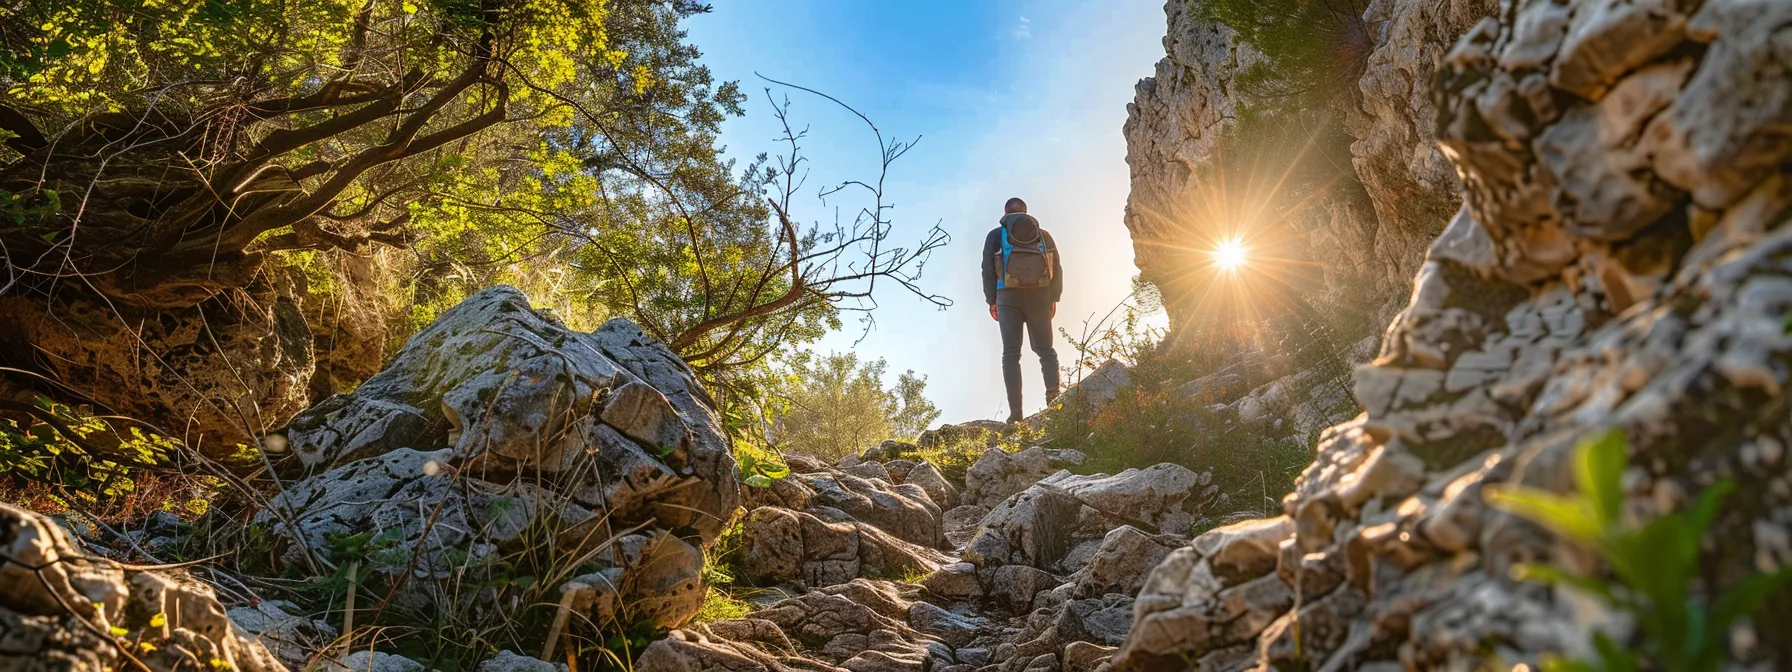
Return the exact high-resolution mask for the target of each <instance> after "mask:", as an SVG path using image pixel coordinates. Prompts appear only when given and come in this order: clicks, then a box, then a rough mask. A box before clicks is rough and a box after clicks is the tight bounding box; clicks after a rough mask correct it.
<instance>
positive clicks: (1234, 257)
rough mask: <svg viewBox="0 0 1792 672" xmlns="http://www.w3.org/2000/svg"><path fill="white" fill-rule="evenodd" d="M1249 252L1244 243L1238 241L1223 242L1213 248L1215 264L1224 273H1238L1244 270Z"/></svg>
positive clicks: (1228, 240)
mask: <svg viewBox="0 0 1792 672" xmlns="http://www.w3.org/2000/svg"><path fill="white" fill-rule="evenodd" d="M1247 252H1248V250H1246V249H1245V246H1244V243H1241V242H1238V240H1236V239H1227V240H1222V241H1220V244H1219V245H1217V246H1215V247H1214V248H1213V264H1214V265H1215V266H1218V267H1220V270H1222V271H1228V272H1231V271H1237V270H1239V269H1241V268H1244V262H1245V256H1246V253H1247Z"/></svg>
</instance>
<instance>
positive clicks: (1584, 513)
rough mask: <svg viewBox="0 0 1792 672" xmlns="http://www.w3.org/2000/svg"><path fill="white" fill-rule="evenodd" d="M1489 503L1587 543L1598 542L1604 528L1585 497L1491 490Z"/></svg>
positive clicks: (1539, 491) (1522, 488)
mask: <svg viewBox="0 0 1792 672" xmlns="http://www.w3.org/2000/svg"><path fill="white" fill-rule="evenodd" d="M1486 493H1487V494H1486V498H1487V503H1488V504H1491V505H1493V506H1494V507H1495V508H1498V509H1500V510H1502V511H1506V512H1509V513H1511V514H1513V515H1516V516H1519V517H1521V518H1524V519H1526V520H1529V521H1531V522H1533V523H1536V524H1538V525H1542V526H1544V527H1547V528H1549V529H1551V530H1553V531H1555V532H1556V533H1557V534H1561V535H1563V536H1566V537H1569V538H1572V539H1574V540H1576V541H1581V542H1583V543H1591V542H1593V541H1594V540H1596V539H1598V538H1599V536H1600V533H1601V531H1602V530H1604V526H1602V525H1600V524H1599V520H1598V518H1597V516H1596V514H1594V512H1593V510H1592V506H1591V505H1590V503H1589V502H1588V501H1587V500H1586V499H1585V498H1581V497H1564V496H1562V495H1558V494H1556V493H1553V492H1549V491H1547V490H1539V489H1536V488H1526V487H1516V488H1490V489H1488V490H1486Z"/></svg>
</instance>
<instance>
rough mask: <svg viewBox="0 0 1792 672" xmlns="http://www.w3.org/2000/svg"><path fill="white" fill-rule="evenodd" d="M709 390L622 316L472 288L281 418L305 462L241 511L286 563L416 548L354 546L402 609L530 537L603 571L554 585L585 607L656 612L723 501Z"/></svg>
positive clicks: (727, 512) (716, 524)
mask: <svg viewBox="0 0 1792 672" xmlns="http://www.w3.org/2000/svg"><path fill="white" fill-rule="evenodd" d="M710 404H711V402H710V401H709V399H708V397H707V395H706V394H705V393H704V392H703V390H702V388H701V386H699V385H698V383H697V382H696V379H695V377H694V375H693V374H692V373H691V371H690V369H689V368H688V367H686V366H685V365H684V364H683V363H682V362H680V361H679V360H678V359H677V358H676V357H674V356H673V355H672V353H671V351H669V350H667V349H666V348H665V346H663V345H661V344H659V343H657V342H655V341H653V340H652V339H650V338H648V337H646V336H645V335H643V334H642V333H641V331H640V330H639V329H638V328H636V327H635V326H634V325H632V324H630V323H628V322H626V321H621V320H613V321H611V322H609V323H608V324H605V325H604V326H603V327H602V328H600V329H599V330H597V331H596V332H594V333H589V334H587V333H581V332H576V331H572V330H570V329H567V328H566V327H564V326H562V325H561V324H559V323H558V322H556V321H554V320H553V319H551V318H549V317H547V316H545V315H543V314H541V313H537V312H536V311H534V310H533V309H532V308H531V307H530V304H529V301H528V299H527V297H524V296H523V295H522V294H521V293H519V292H517V291H516V290H514V289H511V288H508V287H497V288H492V289H487V290H484V291H481V292H479V293H477V294H474V295H473V296H471V297H469V298H468V299H467V300H465V301H464V302H462V303H461V304H460V305H457V306H455V307H454V308H452V309H449V310H448V311H446V312H444V313H443V314H442V315H441V317H440V318H438V319H437V321H436V322H435V323H434V324H431V325H430V326H429V327H428V328H425V329H424V330H423V331H421V332H419V333H418V334H417V335H416V336H414V337H412V339H411V340H410V341H409V342H408V343H407V344H406V346H405V348H404V349H403V350H402V351H400V352H399V354H398V356H397V357H396V358H395V359H394V360H393V362H392V363H391V364H390V365H389V366H388V367H387V368H386V369H384V370H382V371H381V372H380V373H379V374H377V375H375V376H374V377H373V378H371V379H369V380H368V381H367V382H366V383H365V384H363V385H361V386H360V387H358V388H356V389H355V390H354V391H353V392H352V393H349V394H343V395H337V396H334V397H331V398H330V399H328V400H326V401H325V402H323V403H321V404H318V405H317V406H315V407H313V408H311V409H309V410H307V411H305V412H303V413H301V414H300V415H299V416H298V417H297V418H295V419H294V420H293V422H292V424H291V425H290V426H288V427H287V429H286V430H285V434H286V437H287V438H288V440H289V445H290V446H291V448H292V453H293V458H294V459H295V460H296V461H297V462H300V463H302V465H303V466H304V467H306V468H308V469H309V470H310V471H311V473H312V475H310V476H309V477H305V478H298V479H296V480H288V481H287V483H286V489H285V490H284V491H283V492H281V493H279V494H278V495H277V496H276V497H274V498H273V499H272V501H270V503H269V506H268V507H267V508H266V509H263V510H262V511H260V512H259V513H258V514H257V515H256V522H257V523H258V524H263V525H267V526H270V527H271V528H272V529H273V530H274V531H275V532H276V533H277V534H279V535H280V536H282V537H283V538H285V539H286V540H287V542H288V543H286V544H285V546H284V548H283V550H282V555H283V557H284V559H285V560H286V561H287V562H289V563H306V562H310V561H311V558H313V557H318V554H320V553H323V552H326V551H327V549H328V548H329V547H330V543H331V540H332V539H339V538H343V537H347V536H350V535H368V536H370V537H371V538H370V539H369V540H368V542H367V543H368V546H369V548H373V549H376V550H377V549H379V548H403V549H411V550H414V551H416V557H415V559H414V560H413V559H412V558H411V557H410V555H409V554H381V553H372V554H370V556H369V557H370V561H371V562H372V563H373V569H374V570H375V571H379V572H382V573H386V574H388V575H398V574H401V573H405V572H411V580H408V581H405V582H404V583H403V585H404V587H405V590H403V591H401V592H400V594H399V595H397V597H398V599H400V600H402V601H403V603H405V604H409V605H411V606H413V607H426V606H427V605H429V604H433V603H439V602H441V601H443V600H460V601H465V600H475V599H479V598H478V596H477V595H458V594H448V592H447V591H444V590H442V589H441V587H442V586H446V585H450V584H452V583H453V582H448V581H446V580H447V579H449V578H450V577H451V576H457V575H459V574H460V573H463V572H467V571H473V572H478V571H481V570H480V569H479V568H481V567H484V566H487V565H490V564H492V563H496V562H498V561H499V560H500V559H502V558H503V557H504V556H505V554H507V553H511V552H514V551H515V550H516V549H517V548H518V547H519V546H520V545H522V544H525V543H540V540H541V537H540V536H539V535H541V534H542V533H543V532H544V531H545V532H546V533H547V534H548V535H549V540H550V541H551V543H554V544H556V545H557V546H558V551H559V552H561V553H565V554H568V555H569V556H586V557H588V562H590V563H595V564H597V565H600V566H602V567H603V568H604V569H603V572H600V574H602V573H605V572H607V573H609V574H607V575H605V576H604V577H598V576H597V575H593V576H592V577H589V578H590V580H586V581H579V580H574V581H572V582H569V583H568V584H567V588H566V589H567V590H569V591H572V592H575V593H578V595H579V596H580V597H579V599H578V600H577V602H578V604H579V605H581V608H582V609H584V610H586V611H587V612H588V613H589V615H591V616H592V617H593V620H594V621H597V622H604V621H605V619H607V618H624V619H630V620H629V622H636V621H641V620H645V621H650V622H654V623H658V624H660V625H662V626H663V627H672V626H676V625H678V624H680V623H682V622H683V621H684V620H685V619H687V618H689V617H690V615H691V614H693V613H695V611H696V609H697V607H698V606H699V605H700V604H701V602H702V599H703V590H702V580H701V569H702V564H703V556H702V553H701V551H700V550H698V549H699V547H700V546H701V545H703V544H704V543H707V542H708V541H710V540H712V539H714V538H715V536H716V535H717V534H718V533H719V532H720V530H721V526H722V524H723V523H724V522H725V521H727V520H729V519H730V517H731V516H732V514H733V512H734V511H735V510H736V509H737V508H738V507H739V505H740V501H741V494H740V490H739V486H738V484H737V482H736V476H735V473H734V469H735V465H734V458H733V456H732V454H731V453H730V451H729V449H728V446H727V443H726V441H725V440H724V439H723V437H722V436H721V434H720V431H719V430H718V428H717V421H716V418H715V414H714V412H713V410H712V409H711V407H710ZM544 526H545V527H544ZM438 582H444V583H440V584H438ZM618 609H620V611H618Z"/></svg>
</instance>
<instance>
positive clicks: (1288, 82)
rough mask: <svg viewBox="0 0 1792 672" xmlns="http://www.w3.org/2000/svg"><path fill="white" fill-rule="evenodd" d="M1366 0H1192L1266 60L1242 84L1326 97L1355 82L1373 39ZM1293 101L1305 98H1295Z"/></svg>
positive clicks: (1257, 90) (1262, 91) (1260, 90)
mask: <svg viewBox="0 0 1792 672" xmlns="http://www.w3.org/2000/svg"><path fill="white" fill-rule="evenodd" d="M1368 4H1369V3H1368V2H1367V1H1366V0H1190V6H1191V8H1192V9H1193V11H1194V12H1196V15H1197V16H1203V17H1205V18H1207V19H1208V20H1211V21H1217V22H1219V23H1223V24H1225V25H1226V26H1227V27H1229V28H1231V29H1232V30H1234V31H1237V33H1238V38H1239V40H1241V41H1243V42H1244V43H1245V44H1249V45H1250V46H1252V47H1254V48H1255V49H1256V50H1257V52H1258V53H1261V54H1262V55H1263V60H1262V61H1260V62H1258V63H1256V64H1255V65H1254V66H1252V67H1251V68H1249V69H1248V70H1246V71H1245V73H1244V74H1243V75H1242V76H1241V77H1240V84H1241V86H1243V87H1244V88H1245V90H1246V91H1248V92H1251V93H1254V94H1256V95H1259V96H1276V97H1283V98H1301V99H1305V100H1311V99H1314V98H1320V97H1322V96H1324V95H1326V94H1330V93H1333V92H1334V91H1335V90H1337V89H1339V88H1341V87H1343V86H1345V85H1347V84H1351V83H1354V81H1355V75H1356V74H1357V73H1358V72H1360V71H1361V69H1362V64H1363V62H1364V61H1366V60H1367V59H1368V57H1369V49H1370V48H1371V46H1372V43H1371V42H1370V40H1369V34H1368V28H1367V26H1366V25H1364V23H1363V11H1364V10H1366V9H1367V8H1368ZM1289 103H1290V105H1291V106H1297V105H1299V104H1301V101H1294V100H1291V101H1289Z"/></svg>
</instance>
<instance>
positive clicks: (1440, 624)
mask: <svg viewBox="0 0 1792 672" xmlns="http://www.w3.org/2000/svg"><path fill="white" fill-rule="evenodd" d="M1414 4H1421V3H1414ZM1422 4H1425V5H1428V6H1431V7H1432V8H1443V7H1446V3H1422ZM1396 6H1397V3H1396ZM1449 7H1452V8H1454V7H1455V5H1449ZM1412 18H1413V16H1412V15H1409V16H1406V17H1404V19H1401V18H1399V17H1395V20H1394V23H1393V24H1392V25H1394V26H1400V25H1402V22H1403V21H1404V20H1411V19H1412ZM1398 33H1399V31H1398V30H1396V31H1395V34H1398ZM1789 37H1792V5H1788V4H1787V3H1784V2H1773V1H1767V0H1714V1H1709V2H1703V3H1676V2H1671V1H1668V2H1605V1H1589V2H1574V3H1567V2H1553V1H1549V0H1540V1H1520V2H1509V3H1506V4H1505V5H1504V6H1502V7H1501V9H1500V11H1499V12H1498V13H1497V16H1494V17H1488V18H1485V19H1482V20H1481V21H1480V22H1479V23H1477V24H1475V25H1474V27H1473V28H1472V29H1471V30H1470V31H1468V32H1467V33H1466V35H1464V36H1463V37H1461V38H1460V39H1459V40H1457V41H1455V42H1454V46H1453V47H1452V48H1450V49H1449V50H1448V51H1447V52H1445V53H1446V56H1445V57H1444V58H1443V59H1441V61H1440V62H1439V63H1440V68H1441V70H1440V71H1439V72H1438V77H1437V87H1436V88H1435V90H1434V92H1433V94H1432V96H1433V97H1432V98H1431V102H1430V103H1427V104H1424V105H1423V107H1424V108H1426V109H1432V108H1434V109H1435V110H1436V113H1435V114H1436V121H1435V124H1436V125H1435V128H1436V137H1437V139H1438V146H1439V147H1440V148H1441V149H1442V152H1443V155H1444V156H1446V157H1448V158H1449V160H1450V161H1451V162H1452V163H1453V164H1454V166H1455V168H1456V170H1457V172H1458V175H1459V176H1460V183H1461V185H1462V190H1463V196H1464V205H1463V207H1462V208H1461V210H1460V211H1459V212H1458V213H1457V214H1456V215H1455V217H1454V218H1453V219H1452V220H1451V222H1450V224H1449V226H1448V228H1447V229H1446V230H1444V231H1443V232H1442V233H1441V235H1439V236H1437V238H1436V239H1435V240H1434V241H1433V242H1432V243H1431V245H1430V247H1429V248H1428V250H1427V252H1426V254H1425V257H1424V260H1423V262H1422V263H1421V264H1420V265H1419V267H1418V270H1417V272H1416V277H1415V279H1414V281H1413V290H1412V294H1411V297H1410V300H1409V301H1408V303H1407V305H1406V307H1405V309H1404V310H1402V311H1401V312H1400V313H1399V315H1398V316H1397V317H1396V318H1395V319H1394V320H1393V321H1392V324H1390V325H1389V327H1388V330H1387V333H1386V336H1385V338H1384V341H1383V344H1382V348H1381V352H1380V355H1379V357H1378V358H1377V359H1376V360H1375V362H1374V363H1373V364H1370V365H1367V366H1364V367H1362V368H1360V369H1358V371H1357V372H1356V375H1355V381H1356V383H1355V385H1356V396H1357V398H1358V400H1359V401H1360V402H1361V403H1362V405H1363V406H1364V408H1365V413H1364V414H1363V415H1362V416H1361V417H1359V418H1357V419H1356V420H1354V421H1351V422H1348V423H1345V424H1342V425H1338V426H1336V427H1333V428H1332V429H1330V430H1328V431H1327V432H1326V434H1325V436H1324V437H1323V438H1322V440H1321V441H1320V443H1319V446H1318V454H1317V457H1316V459H1315V461H1314V463H1313V464H1312V465H1311V466H1310V467H1309V468H1308V469H1307V471H1306V472H1305V474H1303V476H1302V477H1301V479H1300V481H1299V483H1298V485H1297V489H1296V491H1295V492H1294V493H1293V494H1291V495H1289V496H1288V497H1287V498H1286V499H1285V500H1284V510H1285V514H1286V515H1285V516H1283V517H1280V518H1274V519H1268V520H1263V521H1253V522H1245V523H1240V524H1238V525H1234V526H1230V527H1226V528H1221V529H1218V530H1214V531H1211V532H1208V533H1206V534H1204V535H1202V536H1201V537H1199V538H1197V539H1195V540H1194V543H1193V544H1191V545H1190V546H1188V547H1184V548H1181V549H1178V550H1177V551H1175V552H1173V553H1171V554H1170V555H1169V556H1168V557H1167V558H1166V559H1165V561H1164V562H1162V563H1161V564H1159V565H1158V567H1157V568H1156V569H1155V570H1154V571H1153V572H1152V574H1151V576H1150V578H1149V579H1148V580H1147V581H1146V583H1145V586H1144V588H1143V589H1142V590H1141V592H1140V593H1139V595H1138V596H1137V599H1136V602H1135V608H1134V616H1135V621H1134V623H1133V626H1132V630H1131V632H1130V633H1129V634H1128V636H1127V639H1126V642H1125V644H1123V645H1122V646H1121V648H1120V650H1119V652H1118V653H1117V655H1116V656H1115V658H1114V659H1113V661H1112V663H1111V664H1112V667H1113V669H1116V670H1168V669H1184V668H1185V667H1187V666H1189V665H1190V664H1191V661H1192V665H1193V666H1194V667H1195V668H1196V669H1211V670H1230V669H1250V668H1258V669H1262V668H1263V667H1269V668H1277V669H1283V668H1285V667H1289V666H1292V667H1296V668H1302V669H1401V668H1404V669H1466V668H1473V667H1475V666H1477V665H1479V664H1482V663H1483V662H1485V661H1487V660H1490V659H1493V658H1497V659H1499V660H1501V661H1503V662H1504V663H1505V664H1508V665H1510V664H1515V663H1519V662H1526V663H1529V664H1531V665H1533V666H1535V665H1537V664H1538V663H1539V661H1540V656H1541V655H1542V654H1544V653H1545V652H1566V653H1568V654H1570V655H1585V654H1586V653H1587V651H1586V649H1585V647H1586V646H1587V633H1589V632H1590V631H1592V630H1593V629H1595V628H1604V629H1607V630H1608V631H1610V632H1616V633H1620V634H1618V635H1615V636H1617V637H1624V636H1626V635H1623V634H1621V633H1623V632H1626V630H1625V627H1626V626H1623V625H1622V624H1620V623H1616V622H1614V621H1615V620H1617V619H1615V617H1614V616H1613V614H1611V613H1610V612H1606V611H1603V610H1601V609H1598V608H1589V607H1588V605H1587V604H1586V603H1585V602H1584V601H1581V600H1576V599H1574V598H1573V597H1572V596H1571V595H1570V594H1569V593H1567V592H1565V591H1562V590H1553V589H1550V588H1547V587H1543V586H1539V585H1536V584H1528V583H1520V582H1517V581H1515V580H1514V579H1513V578H1511V576H1510V569H1511V568H1512V566H1513V565H1514V564H1515V563H1518V562H1527V561H1534V560H1540V559H1541V560H1550V561H1554V562H1559V563H1566V564H1574V563H1576V562H1580V563H1583V565H1584V563H1585V559H1584V557H1582V556H1581V555H1579V554H1580V553H1581V551H1580V550H1579V549H1577V548H1575V547H1573V546H1570V545H1567V544H1564V543H1563V542H1561V541H1559V540H1558V539H1556V538H1555V537H1553V536H1552V535H1550V534H1548V533H1546V532H1544V531H1543V530H1542V529H1541V528H1538V527H1536V526H1534V525H1532V524H1531V523H1529V522H1526V521H1524V520H1521V519H1518V518H1516V517H1514V516H1512V515H1509V514H1507V513H1504V512H1502V511H1499V510H1496V509H1494V508H1491V507H1489V506H1488V505H1487V503H1486V502H1485V500H1484V498H1483V491H1484V488H1486V487H1487V486H1489V485H1492V484H1501V483H1521V484H1525V485H1529V486H1533V487H1539V488H1544V489H1550V490H1556V491H1567V490H1571V489H1573V487H1574V486H1573V484H1572V482H1571V479H1570V478H1569V473H1570V469H1569V463H1570V462H1571V459H1570V457H1571V455H1572V454H1573V452H1572V450H1573V446H1574V445H1575V444H1576V443H1577V441H1579V440H1581V439H1584V438H1585V437H1588V436H1591V435H1595V434H1596V433H1599V432H1602V431H1604V430H1605V429H1607V428H1615V429H1617V430H1619V431H1621V432H1622V433H1623V435H1624V436H1625V437H1626V438H1627V439H1628V444H1629V452H1630V463H1631V464H1632V465H1635V466H1633V467H1631V469H1630V471H1629V472H1627V473H1625V474H1624V479H1623V482H1624V488H1625V495H1626V498H1627V504H1626V506H1627V508H1628V509H1630V510H1632V511H1633V512H1634V513H1635V514H1636V515H1639V516H1645V517H1648V516H1658V515H1663V514H1667V513H1670V512H1674V511H1679V510H1683V509H1684V508H1685V507H1687V506H1689V505H1690V502H1691V500H1692V498H1693V496H1694V495H1696V493H1698V492H1700V491H1701V490H1702V489H1704V488H1707V487H1709V486H1710V485H1711V484H1713V483H1715V482H1717V481H1719V480H1728V481H1731V482H1733V483H1735V484H1736V486H1737V488H1738V490H1739V492H1738V493H1737V494H1736V495H1734V496H1733V498H1732V501H1734V502H1737V504H1736V505H1735V506H1733V507H1730V508H1728V509H1726V510H1725V513H1723V514H1722V515H1720V516H1718V517H1717V519H1716V521H1715V523H1714V526H1713V528H1712V530H1711V531H1710V533H1709V535H1708V537H1707V538H1706V539H1705V540H1703V544H1704V546H1703V547H1704V548H1705V549H1706V550H1705V552H1704V553H1703V559H1702V566H1703V572H1702V575H1701V576H1699V577H1697V579H1696V581H1697V583H1698V585H1697V586H1696V587H1695V588H1694V594H1697V595H1707V596H1709V595H1716V594H1719V593H1720V592H1721V591H1722V590H1723V589H1725V588H1727V587H1729V586H1732V585H1735V584H1736V583H1737V582H1738V581H1740V580H1742V579H1743V578H1744V577H1746V576H1749V575H1751V574H1754V573H1756V572H1771V571H1776V570H1778V569H1779V568H1781V567H1784V566H1786V564H1787V563H1788V562H1792V547H1789V546H1788V544H1787V541H1786V540H1787V539H1789V538H1792V533H1789V532H1788V528H1787V525H1788V523H1789V522H1792V486H1789V485H1788V483H1792V480H1789V475H1788V471H1787V461H1786V459H1785V456H1784V452H1785V446H1786V444H1787V442H1788V441H1789V440H1792V424H1788V417H1792V416H1788V414H1787V413H1786V406H1785V402H1784V398H1783V394H1784V389H1785V385H1786V384H1787V382H1788V381H1789V380H1792V335H1789V334H1788V332H1789V331H1792V323H1789V322H1788V320H1787V317H1786V316H1787V315H1788V313H1789V312H1792V265H1789V264H1788V261H1787V260H1788V259H1789V258H1792V227H1789V226H1787V224H1788V223H1792V217H1789V216H1788V213H1789V212H1792V209H1789V208H1792V188H1789V187H1788V178H1792V167H1789V166H1792V164H1789V163H1788V159H1789V158H1792V145H1789V144H1788V143H1787V141H1786V134H1785V129H1786V128H1787V127H1788V123H1792V77H1789V76H1788V74H1789V73H1792V50H1789V49H1788V48H1787V46H1786V45H1787V44H1789V42H1788V39H1789ZM1425 39H1426V40H1428V41H1434V40H1435V39H1436V35H1435V34H1434V33H1433V34H1431V35H1430V36H1429V37H1426V38H1425ZM1427 50H1429V51H1433V52H1436V51H1438V50H1436V49H1430V48H1427ZM1372 69H1373V68H1372ZM1389 100H1393V98H1389ZM1415 105H1416V103H1415ZM1411 109H1413V110H1417V109H1421V108H1419V107H1412V108H1411ZM1410 113H1411V112H1401V113H1400V114H1410ZM1390 118H1391V117H1390ZM1374 145H1375V143H1367V144H1365V143H1361V142H1359V144H1358V146H1357V147H1358V148H1359V149H1361V148H1365V147H1371V146H1374ZM1388 165H1393V164H1383V167H1384V168H1385V167H1386V166H1388ZM1408 165H1409V166H1411V168H1412V169H1411V170H1409V171H1407V175H1408V176H1411V177H1413V179H1412V180H1411V181H1410V183H1411V184H1414V185H1420V184H1424V181H1423V179H1422V173H1424V172H1429V171H1421V170H1419V168H1421V167H1424V166H1428V165H1430V162H1429V161H1428V160H1425V161H1416V162H1413V163H1411V164H1408ZM1364 167H1365V164H1364V163H1359V164H1358V169H1359V172H1363V173H1366V172H1369V171H1366V170H1364ZM1390 172H1391V173H1399V172H1400V171H1390ZM1366 183H1367V181H1366ZM1371 191H1374V189H1371ZM1383 221H1384V223H1386V221H1387V220H1386V219H1384V220H1383ZM1789 610H1792V591H1787V590H1785V589H1781V590H1780V591H1779V592H1778V593H1777V594H1775V595H1773V596H1771V597H1769V598H1768V606H1767V612H1766V614H1765V615H1763V616H1762V617H1761V618H1760V620H1758V621H1756V622H1754V623H1752V624H1751V623H1746V622H1745V623H1743V624H1741V625H1738V626H1736V627H1735V628H1732V630H1731V632H1729V633H1728V634H1729V638H1730V641H1729V642H1728V644H1729V645H1730V646H1729V648H1730V650H1731V653H1732V655H1734V656H1735V657H1736V660H1737V664H1739V665H1743V666H1747V667H1746V669H1784V668H1785V667H1786V666H1788V665H1792V648H1789V647H1792V642H1789V641H1788V640H1787V638H1785V637H1783V636H1778V635H1770V634H1768V633H1769V632H1770V631H1772V630H1773V628H1774V626H1773V625H1772V624H1773V623H1776V622H1778V621H1779V620H1780V619H1783V618H1784V616H1785V615H1786V614H1788V613H1792V611H1789ZM1736 669H1745V668H1740V667H1739V668H1736Z"/></svg>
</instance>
